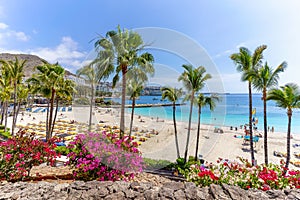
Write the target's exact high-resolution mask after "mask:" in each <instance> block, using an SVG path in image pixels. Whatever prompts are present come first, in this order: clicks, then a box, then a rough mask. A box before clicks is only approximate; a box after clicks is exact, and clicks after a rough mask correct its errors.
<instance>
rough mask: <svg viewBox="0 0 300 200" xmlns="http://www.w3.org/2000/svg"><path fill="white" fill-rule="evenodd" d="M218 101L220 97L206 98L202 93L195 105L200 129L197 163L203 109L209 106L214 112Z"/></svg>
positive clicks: (196, 154)
mask: <svg viewBox="0 0 300 200" xmlns="http://www.w3.org/2000/svg"><path fill="white" fill-rule="evenodd" d="M216 101H219V97H218V96H217V95H211V96H204V95H203V94H202V93H200V94H199V95H198V96H197V99H196V102H195V103H196V104H197V106H198V128H197V140H196V151H195V161H197V159H198V147H199V139H200V119H201V112H202V107H204V106H209V109H210V110H211V111H213V110H214V109H215V107H216Z"/></svg>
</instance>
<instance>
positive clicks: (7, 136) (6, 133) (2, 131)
mask: <svg viewBox="0 0 300 200" xmlns="http://www.w3.org/2000/svg"><path fill="white" fill-rule="evenodd" d="M0 136H2V137H4V138H6V139H7V138H11V134H10V132H9V131H6V132H4V130H0Z"/></svg>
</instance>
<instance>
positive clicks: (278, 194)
mask: <svg viewBox="0 0 300 200" xmlns="http://www.w3.org/2000/svg"><path fill="white" fill-rule="evenodd" d="M266 194H267V195H268V197H269V199H285V195H284V192H282V191H280V190H269V191H266Z"/></svg>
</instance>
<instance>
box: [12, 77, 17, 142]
mask: <svg viewBox="0 0 300 200" xmlns="http://www.w3.org/2000/svg"><path fill="white" fill-rule="evenodd" d="M16 104H17V84H16V83H14V113H13V120H12V126H11V135H12V136H13V135H14V131H15V124H14V123H15V121H16V117H17V116H16Z"/></svg>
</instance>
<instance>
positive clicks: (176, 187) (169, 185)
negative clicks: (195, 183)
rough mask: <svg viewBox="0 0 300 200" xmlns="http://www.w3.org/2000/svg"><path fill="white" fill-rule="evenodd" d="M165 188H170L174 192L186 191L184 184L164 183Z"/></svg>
mask: <svg viewBox="0 0 300 200" xmlns="http://www.w3.org/2000/svg"><path fill="white" fill-rule="evenodd" d="M163 187H165V188H170V189H172V190H174V191H177V190H181V189H184V184H183V183H182V182H175V181H172V182H167V183H164V184H163Z"/></svg>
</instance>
